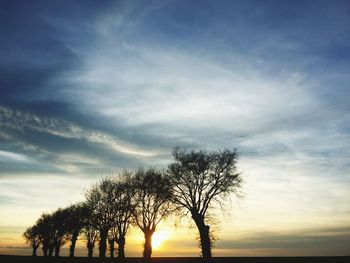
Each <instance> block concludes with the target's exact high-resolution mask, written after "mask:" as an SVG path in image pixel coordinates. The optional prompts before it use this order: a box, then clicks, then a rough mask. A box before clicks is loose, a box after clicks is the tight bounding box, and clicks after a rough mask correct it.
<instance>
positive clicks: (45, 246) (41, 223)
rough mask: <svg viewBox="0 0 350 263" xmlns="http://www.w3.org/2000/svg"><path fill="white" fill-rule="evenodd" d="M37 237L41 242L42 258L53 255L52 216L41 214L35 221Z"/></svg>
mask: <svg viewBox="0 0 350 263" xmlns="http://www.w3.org/2000/svg"><path fill="white" fill-rule="evenodd" d="M36 225H37V226H38V232H39V236H40V238H41V240H42V250H43V254H44V257H46V256H52V254H53V243H54V242H53V233H52V229H53V216H52V214H48V213H43V214H42V215H41V216H40V218H39V219H38V220H37V221H36Z"/></svg>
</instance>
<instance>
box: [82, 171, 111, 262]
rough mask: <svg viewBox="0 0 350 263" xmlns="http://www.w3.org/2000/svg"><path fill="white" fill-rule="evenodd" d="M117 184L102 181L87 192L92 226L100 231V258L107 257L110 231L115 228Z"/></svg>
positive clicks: (107, 180) (109, 180)
mask: <svg viewBox="0 0 350 263" xmlns="http://www.w3.org/2000/svg"><path fill="white" fill-rule="evenodd" d="M114 191H115V183H114V181H113V180H112V179H108V178H105V179H102V180H101V181H100V182H99V183H98V184H96V185H94V186H92V188H91V189H90V190H88V191H87V192H86V195H85V197H86V205H87V206H88V209H89V211H90V217H91V224H92V226H93V227H95V228H96V229H98V231H99V237H100V242H99V257H101V258H104V257H105V256H106V241H107V238H108V232H109V230H110V229H111V228H112V227H113V226H114V222H115V215H116V207H115V202H114Z"/></svg>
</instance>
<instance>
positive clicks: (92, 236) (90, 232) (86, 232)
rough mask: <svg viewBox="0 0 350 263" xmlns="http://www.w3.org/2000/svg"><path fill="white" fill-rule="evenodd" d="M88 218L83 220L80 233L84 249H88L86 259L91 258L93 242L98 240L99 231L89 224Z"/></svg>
mask: <svg viewBox="0 0 350 263" xmlns="http://www.w3.org/2000/svg"><path fill="white" fill-rule="evenodd" d="M89 221H90V220H89V218H86V219H85V220H84V227H83V228H82V230H81V232H82V234H83V238H84V239H85V240H86V248H87V249H88V257H89V258H91V257H92V256H93V253H94V247H95V242H96V241H97V240H98V234H99V231H98V230H97V229H96V228H95V227H94V226H93V225H92V224H91V223H90V222H89Z"/></svg>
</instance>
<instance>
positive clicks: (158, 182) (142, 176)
mask: <svg viewBox="0 0 350 263" xmlns="http://www.w3.org/2000/svg"><path fill="white" fill-rule="evenodd" d="M132 185H133V187H134V189H135V194H134V198H135V200H136V203H137V206H136V210H135V213H134V216H135V222H136V224H137V225H138V226H139V228H140V229H141V231H142V232H143V233H144V236H145V243H144V252H143V256H144V259H145V260H149V259H150V258H151V254H152V236H153V233H154V232H155V230H156V227H157V225H158V224H159V222H160V221H161V220H162V219H163V218H165V217H166V216H168V215H169V214H170V213H171V212H172V211H173V210H172V207H171V202H170V201H171V185H170V181H169V179H168V178H167V177H166V176H165V175H164V174H163V173H162V172H161V171H158V170H156V169H148V170H142V169H140V170H138V171H137V172H136V173H135V175H134V176H133V179H132Z"/></svg>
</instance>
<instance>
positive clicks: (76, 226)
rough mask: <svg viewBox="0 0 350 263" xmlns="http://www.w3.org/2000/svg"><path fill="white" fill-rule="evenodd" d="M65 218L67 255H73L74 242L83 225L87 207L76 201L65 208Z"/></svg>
mask: <svg viewBox="0 0 350 263" xmlns="http://www.w3.org/2000/svg"><path fill="white" fill-rule="evenodd" d="M66 210H67V216H68V217H67V218H66V220H65V224H66V234H67V237H68V238H69V239H70V242H71V244H70V247H69V257H74V250H75V244H76V242H77V240H78V236H79V234H80V232H81V230H82V228H83V227H84V222H85V218H86V217H87V216H89V215H88V209H87V207H86V205H85V204H84V203H77V204H74V205H71V206H69V207H67V208H66Z"/></svg>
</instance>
